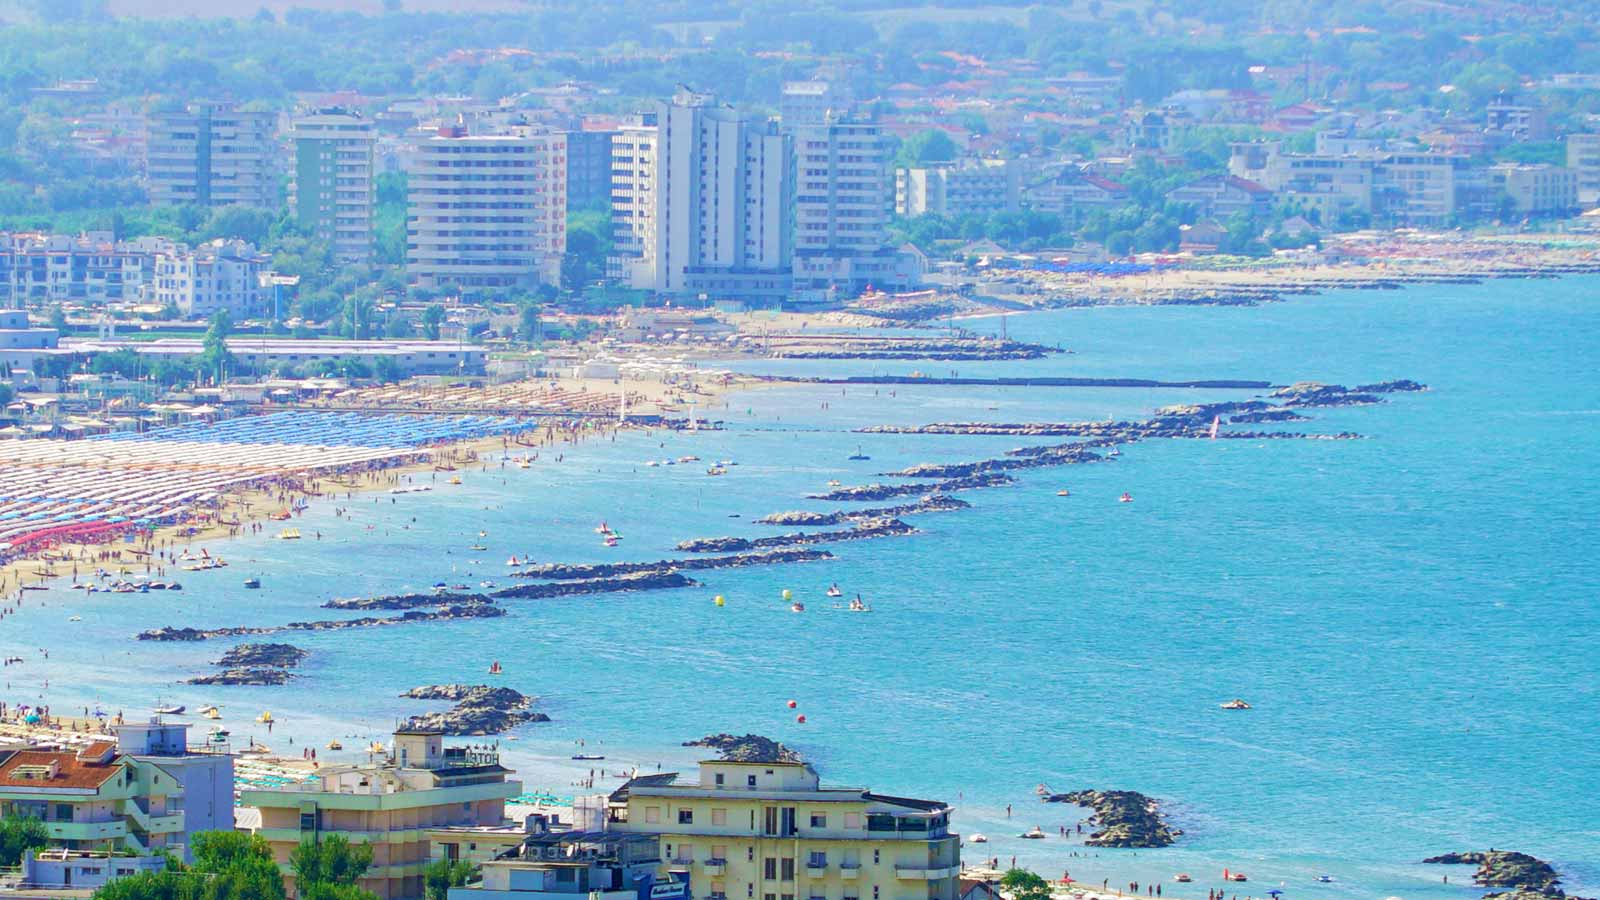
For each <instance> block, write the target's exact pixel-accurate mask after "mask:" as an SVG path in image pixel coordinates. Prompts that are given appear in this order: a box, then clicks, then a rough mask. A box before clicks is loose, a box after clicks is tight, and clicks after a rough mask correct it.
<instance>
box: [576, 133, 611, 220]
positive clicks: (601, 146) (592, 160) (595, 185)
mask: <svg viewBox="0 0 1600 900" xmlns="http://www.w3.org/2000/svg"><path fill="white" fill-rule="evenodd" d="M616 134H617V133H616V132H615V131H589V130H583V131H569V132H567V208H568V209H589V208H591V207H596V206H604V207H607V208H609V207H610V205H611V139H612V138H614V137H616Z"/></svg>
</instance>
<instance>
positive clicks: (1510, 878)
mask: <svg viewBox="0 0 1600 900" xmlns="http://www.w3.org/2000/svg"><path fill="white" fill-rule="evenodd" d="M1423 863H1424V864H1434V865H1446V866H1477V867H1478V869H1477V871H1475V872H1473V873H1472V882H1473V883H1474V884H1476V885H1478V886H1479V887H1499V888H1510V889H1511V890H1509V891H1499V892H1496V893H1492V894H1485V895H1484V900H1491V898H1498V900H1561V898H1567V897H1568V895H1567V893H1566V891H1564V890H1562V888H1561V876H1560V875H1559V874H1558V873H1557V872H1556V870H1555V867H1554V866H1552V865H1550V864H1549V863H1547V862H1545V861H1544V860H1542V859H1539V858H1537V857H1534V856H1530V855H1529V854H1527V853H1518V852H1517V851H1515V850H1487V851H1470V852H1467V853H1446V854H1444V855H1442V856H1432V857H1429V858H1428V859H1425V860H1423ZM1570 900H1581V898H1576V897H1573V898H1570Z"/></svg>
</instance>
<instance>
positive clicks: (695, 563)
mask: <svg viewBox="0 0 1600 900" xmlns="http://www.w3.org/2000/svg"><path fill="white" fill-rule="evenodd" d="M832 558H833V554H832V553H829V552H828V551H826V550H768V551H765V552H760V553H740V554H736V555H734V556H703V557H694V558H689V559H660V560H656V561H655V562H616V563H545V564H543V565H537V566H531V567H529V568H526V569H523V570H521V571H519V572H512V573H511V575H512V577H514V578H546V579H550V580H552V581H564V580H571V579H580V578H611V577H615V576H617V575H627V574H630V573H633V572H654V571H662V570H672V569H677V570H685V571H688V570H704V569H739V568H744V567H746V566H771V565H778V564H779V563H791V562H812V561H814V560H821V559H832Z"/></svg>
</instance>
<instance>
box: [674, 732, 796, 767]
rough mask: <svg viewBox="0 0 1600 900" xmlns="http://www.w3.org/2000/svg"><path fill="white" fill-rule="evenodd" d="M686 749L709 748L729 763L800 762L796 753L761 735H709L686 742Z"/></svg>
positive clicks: (684, 744)
mask: <svg viewBox="0 0 1600 900" xmlns="http://www.w3.org/2000/svg"><path fill="white" fill-rule="evenodd" d="M683 746H685V747H709V748H710V749H712V750H715V751H717V752H718V753H720V754H722V758H723V759H724V760H726V761H728V762H753V763H773V762H800V761H801V760H800V754H798V753H796V752H795V751H794V750H791V749H790V748H788V747H785V746H784V745H783V744H780V743H778V742H777V741H775V740H773V739H772V738H769V737H765V736H762V735H759V734H708V735H706V736H705V737H703V738H700V739H699V740H697V741H684V742H683Z"/></svg>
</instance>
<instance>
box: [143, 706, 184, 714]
mask: <svg viewBox="0 0 1600 900" xmlns="http://www.w3.org/2000/svg"><path fill="white" fill-rule="evenodd" d="M184 709H186V707H185V706H183V705H182V704H179V705H177V706H158V707H156V708H155V709H153V710H151V712H154V713H155V714H156V715H158V716H181V715H183V711H184Z"/></svg>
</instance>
